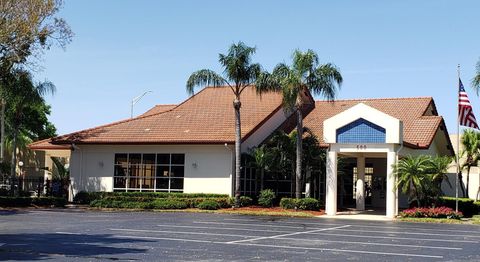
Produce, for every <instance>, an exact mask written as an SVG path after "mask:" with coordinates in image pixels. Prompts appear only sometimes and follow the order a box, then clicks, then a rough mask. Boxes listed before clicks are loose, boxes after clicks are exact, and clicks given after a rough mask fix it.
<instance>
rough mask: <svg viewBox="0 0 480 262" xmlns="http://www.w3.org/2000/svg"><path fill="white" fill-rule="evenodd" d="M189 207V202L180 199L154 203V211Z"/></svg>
mask: <svg viewBox="0 0 480 262" xmlns="http://www.w3.org/2000/svg"><path fill="white" fill-rule="evenodd" d="M188 207H189V206H188V203H187V201H184V200H179V199H155V200H154V201H153V208H154V209H185V208H188Z"/></svg>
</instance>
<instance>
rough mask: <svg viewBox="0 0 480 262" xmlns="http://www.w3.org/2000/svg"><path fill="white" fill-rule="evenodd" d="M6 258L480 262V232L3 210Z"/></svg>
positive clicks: (1, 239) (1, 240)
mask: <svg viewBox="0 0 480 262" xmlns="http://www.w3.org/2000/svg"><path fill="white" fill-rule="evenodd" d="M0 219H1V221H0V233H1V234H0V260H37V259H58V260H72V261H74V260H83V259H85V258H89V259H100V260H102V259H105V260H106V259H109V260H111V259H115V260H156V261H187V260H188V261H206V260H208V261H215V260H218V261H222V260H231V261H245V260H248V261H279V260H280V261H299V260H301V261H316V260H332V261H345V260H357V261H367V260H369V261H405V260H410V261H439V260H442V261H443V260H469V261H479V260H480V251H479V248H478V247H479V243H480V227H478V226H468V225H445V224H410V223H400V222H384V221H375V222H367V221H357V220H335V219H304V218H302V219H300V218H277V217H276V218H272V217H250V216H235V215H219V214H203V213H200V214H199V213H195V214H194V213H154V212H138V213H131V212H112V213H105V212H90V211H77V212H73V211H58V210H56V211H48V210H44V211H33V212H32V211H24V212H10V213H9V212H7V211H1V212H0Z"/></svg>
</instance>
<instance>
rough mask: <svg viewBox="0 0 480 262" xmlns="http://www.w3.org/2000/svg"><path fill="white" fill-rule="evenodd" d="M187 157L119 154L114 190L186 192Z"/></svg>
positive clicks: (182, 155)
mask: <svg viewBox="0 0 480 262" xmlns="http://www.w3.org/2000/svg"><path fill="white" fill-rule="evenodd" d="M184 175H185V154H151V153H149V154H140V153H121V154H115V164H114V175H113V180H114V181H113V189H114V191H153V192H183V178H184Z"/></svg>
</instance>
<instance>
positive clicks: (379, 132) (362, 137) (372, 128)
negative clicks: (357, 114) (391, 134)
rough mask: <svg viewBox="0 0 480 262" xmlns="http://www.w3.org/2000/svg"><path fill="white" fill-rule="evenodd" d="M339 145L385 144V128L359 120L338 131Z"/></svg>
mask: <svg viewBox="0 0 480 262" xmlns="http://www.w3.org/2000/svg"><path fill="white" fill-rule="evenodd" d="M337 143H344V144H350V143H385V128H383V127H380V126H378V125H375V124H373V123H371V122H369V121H367V120H365V119H363V118H359V119H357V120H355V121H353V122H351V123H350V124H348V125H345V126H343V127H341V128H339V129H337Z"/></svg>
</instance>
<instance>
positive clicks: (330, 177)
mask: <svg viewBox="0 0 480 262" xmlns="http://www.w3.org/2000/svg"><path fill="white" fill-rule="evenodd" d="M326 169H327V174H326V181H325V185H326V196H325V213H327V215H329V216H334V215H336V214H337V152H331V151H329V152H328V153H327V166H326Z"/></svg>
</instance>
